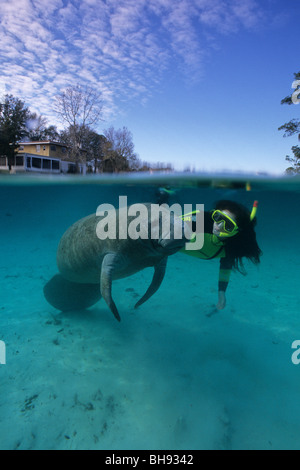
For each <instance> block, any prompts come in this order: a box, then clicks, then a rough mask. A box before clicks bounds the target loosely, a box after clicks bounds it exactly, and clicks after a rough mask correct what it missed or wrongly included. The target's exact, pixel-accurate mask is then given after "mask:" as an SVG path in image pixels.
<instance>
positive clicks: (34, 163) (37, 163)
mask: <svg viewBox="0 0 300 470" xmlns="http://www.w3.org/2000/svg"><path fill="white" fill-rule="evenodd" d="M41 167H42V159H41V158H35V157H32V168H41Z"/></svg>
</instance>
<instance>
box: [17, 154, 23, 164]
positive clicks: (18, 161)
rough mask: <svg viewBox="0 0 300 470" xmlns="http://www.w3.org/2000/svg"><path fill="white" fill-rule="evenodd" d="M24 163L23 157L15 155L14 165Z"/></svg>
mask: <svg viewBox="0 0 300 470" xmlns="http://www.w3.org/2000/svg"><path fill="white" fill-rule="evenodd" d="M23 165H24V157H23V156H20V155H17V156H16V166H23Z"/></svg>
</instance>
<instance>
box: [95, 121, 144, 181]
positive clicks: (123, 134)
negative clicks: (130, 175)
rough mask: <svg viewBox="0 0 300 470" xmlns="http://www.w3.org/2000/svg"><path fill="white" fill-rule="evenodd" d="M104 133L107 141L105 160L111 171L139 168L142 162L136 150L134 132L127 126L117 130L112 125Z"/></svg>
mask: <svg viewBox="0 0 300 470" xmlns="http://www.w3.org/2000/svg"><path fill="white" fill-rule="evenodd" d="M103 134H104V137H105V138H106V141H107V142H106V145H105V150H104V161H105V162H106V163H105V165H106V166H108V167H109V168H110V171H113V172H114V171H116V172H118V171H132V170H137V169H138V167H139V165H140V162H139V159H138V156H137V154H136V153H135V151H134V143H133V141H132V133H131V132H130V131H129V130H128V129H127V127H123V128H122V129H117V130H115V129H114V127H110V128H109V129H106V130H105V131H104V132H103Z"/></svg>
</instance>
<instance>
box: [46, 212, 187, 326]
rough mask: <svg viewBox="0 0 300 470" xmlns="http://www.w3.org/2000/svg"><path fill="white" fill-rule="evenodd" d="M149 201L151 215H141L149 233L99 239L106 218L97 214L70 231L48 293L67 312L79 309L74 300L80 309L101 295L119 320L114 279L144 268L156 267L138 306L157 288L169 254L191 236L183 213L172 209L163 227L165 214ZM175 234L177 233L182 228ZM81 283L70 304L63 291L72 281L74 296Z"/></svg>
mask: <svg viewBox="0 0 300 470" xmlns="http://www.w3.org/2000/svg"><path fill="white" fill-rule="evenodd" d="M145 206H146V207H147V209H148V211H149V217H147V218H142V219H140V220H141V230H142V225H143V226H144V229H145V230H147V233H148V234H149V236H148V238H147V239H141V238H138V239H131V238H129V237H127V238H126V239H120V238H119V237H118V232H117V238H116V239H109V238H106V239H105V240H100V239H99V238H98V236H97V225H98V223H99V221H100V220H101V217H99V216H97V215H96V214H92V215H89V216H87V217H85V218H83V219H81V220H79V221H78V222H76V223H74V224H73V225H72V226H71V227H70V228H69V229H68V230H67V231H66V232H65V234H64V235H63V236H62V238H61V240H60V243H59V246H58V250H57V266H58V269H59V272H60V274H58V275H56V276H55V277H54V278H52V280H51V281H49V283H47V285H46V286H45V288H44V293H45V297H46V299H47V300H48V302H49V303H50V304H52V305H53V306H54V307H56V308H58V309H60V310H63V311H66V310H70V309H74V303H75V304H76V302H78V308H79V309H80V308H85V307H86V306H90V305H91V304H93V303H95V302H96V301H97V300H98V299H100V298H101V296H102V297H103V298H104V300H105V301H106V303H107V305H108V306H109V308H110V310H111V311H112V313H113V314H114V316H115V317H116V319H117V320H118V321H120V315H119V313H118V310H117V307H116V305H115V303H114V301H113V298H112V281H114V280H116V279H121V278H124V277H127V276H130V275H132V274H135V273H136V272H138V271H141V270H142V269H144V268H147V267H154V275H153V279H152V282H151V284H150V286H149V288H148V290H147V292H146V293H145V295H144V296H143V297H142V298H141V299H140V300H139V301H138V302H137V304H136V305H135V307H138V306H140V305H141V304H142V303H144V302H145V301H146V300H148V299H149V298H150V297H151V296H152V295H153V294H154V293H155V292H156V291H157V289H158V288H159V286H160V285H161V282H162V280H163V278H164V275H165V271H166V265H167V259H168V256H170V255H172V254H174V253H176V252H177V251H179V250H180V249H181V248H182V247H183V246H184V244H185V243H186V241H187V239H189V238H190V232H189V227H186V226H185V225H184V224H183V222H182V220H181V218H177V217H174V215H173V214H171V218H170V220H171V223H170V226H169V229H167V230H166V229H165V228H163V229H162V224H161V217H156V218H155V217H150V213H151V212H150V206H151V205H150V204H145ZM160 211H161V213H162V214H163V216H164V215H167V213H166V211H167V212H169V211H168V210H167V209H165V208H162V207H161V208H160ZM168 215H169V214H168ZM119 217H120V212H119V211H116V220H117V224H118V222H119ZM133 219H134V217H129V216H128V220H127V224H128V225H127V227H128V226H129V225H130V223H131V222H132V220H133ZM117 227H118V225H117ZM150 227H151V232H150ZM175 227H176V230H179V231H180V233H181V235H182V236H181V238H179V239H176V237H175V236H174V230H175ZM164 232H165V233H164ZM150 233H151V234H152V237H151V236H150ZM175 233H177V234H178V231H177V232H175ZM187 234H188V236H187ZM177 237H178V235H177ZM60 280H61V286H60ZM79 284H80V285H81V286H80V287H81V288H82V284H84V287H83V288H82V289H81V292H82V293H79V294H78V292H77V293H76V295H77V298H78V300H75V301H74V300H73V301H71V307H70V308H68V301H67V299H66V295H65V294H64V290H65V287H66V285H67V288H68V294H67V295H68V296H69V297H72V295H71V286H73V288H74V292H76V289H77V291H78V287H79V286H78V285H79ZM95 285H98V286H100V287H99V294H97V292H96V291H95ZM89 291H90V292H91V295H90V294H89ZM95 296H96V297H95Z"/></svg>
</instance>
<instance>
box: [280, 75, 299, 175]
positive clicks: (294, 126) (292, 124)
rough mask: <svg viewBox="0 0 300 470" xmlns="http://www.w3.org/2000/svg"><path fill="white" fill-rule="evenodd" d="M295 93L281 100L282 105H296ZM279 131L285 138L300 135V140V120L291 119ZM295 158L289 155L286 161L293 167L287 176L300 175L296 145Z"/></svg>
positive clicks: (297, 77) (294, 149) (296, 147)
mask: <svg viewBox="0 0 300 470" xmlns="http://www.w3.org/2000/svg"><path fill="white" fill-rule="evenodd" d="M294 77H295V81H297V80H300V72H297V73H294ZM298 91H299V93H300V86H299V85H298V87H297V88H296V92H298ZM294 94H295V92H293V93H292V94H291V95H289V96H286V97H285V98H283V100H281V104H288V105H291V104H294V101H293V99H292V97H293V95H294ZM298 96H299V95H298ZM278 130H279V131H284V135H283V137H290V136H293V135H295V134H298V138H299V139H300V120H299V119H291V120H290V121H289V122H287V123H285V124H283V125H282V126H280V127H279V128H278ZM292 152H293V156H292V157H291V156H289V155H287V156H286V157H285V159H286V160H287V161H288V162H290V163H292V166H290V167H288V168H287V169H286V173H287V174H300V147H299V146H298V145H295V146H293V147H292Z"/></svg>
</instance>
